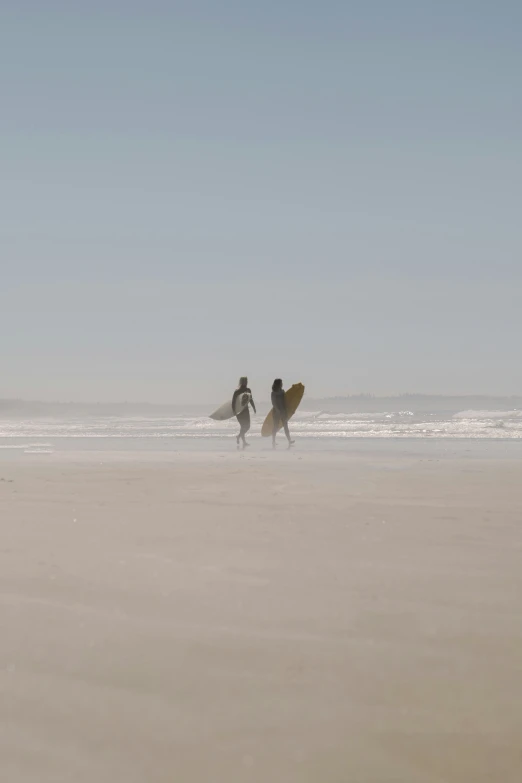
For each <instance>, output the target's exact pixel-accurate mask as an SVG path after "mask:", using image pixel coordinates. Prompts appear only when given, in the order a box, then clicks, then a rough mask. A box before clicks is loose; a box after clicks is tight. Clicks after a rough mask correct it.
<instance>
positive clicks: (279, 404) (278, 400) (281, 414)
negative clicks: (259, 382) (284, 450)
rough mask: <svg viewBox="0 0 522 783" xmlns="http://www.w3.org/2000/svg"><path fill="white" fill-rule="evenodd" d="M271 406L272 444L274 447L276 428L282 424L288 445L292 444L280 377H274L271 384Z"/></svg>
mask: <svg viewBox="0 0 522 783" xmlns="http://www.w3.org/2000/svg"><path fill="white" fill-rule="evenodd" d="M272 407H273V414H272V415H273V417H274V426H273V429H272V446H273V447H274V448H275V447H276V445H277V444H276V435H277V431H278V429H279V428H280V427H281V425H283V429H284V431H285V435H286V439H287V441H288V446H289V447H290V446H293V445H294V443H295V441H293V440H292V438H291V437H290V430H289V429H288V411H287V409H286V400H285V390H284V389H283V381H282V380H281V378H276V379H275V381H274V382H273V384H272Z"/></svg>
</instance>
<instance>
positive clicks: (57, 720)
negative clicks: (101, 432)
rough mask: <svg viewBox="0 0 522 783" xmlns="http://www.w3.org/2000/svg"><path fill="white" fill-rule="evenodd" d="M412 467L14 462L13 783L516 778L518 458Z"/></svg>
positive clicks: (338, 458) (3, 664)
mask: <svg viewBox="0 0 522 783" xmlns="http://www.w3.org/2000/svg"><path fill="white" fill-rule="evenodd" d="M416 448H417V451H416V452H415V453H409V452H408V449H407V447H405V446H401V447H400V448H399V447H397V454H395V455H394V454H393V453H392V451H391V450H388V451H387V452H386V453H381V452H379V450H378V449H377V448H376V449H375V452H374V453H372V451H371V450H369V451H368V452H367V453H365V454H357V453H356V452H355V451H352V452H347V453H345V454H334V455H332V454H330V455H329V454H321V453H317V454H314V453H307V452H305V451H304V450H303V451H302V452H300V451H295V452H283V453H278V454H276V455H272V453H269V452H268V453H267V452H256V451H255V450H254V449H252V450H251V451H252V452H253V453H250V452H249V453H245V454H237V453H235V452H234V453H230V454H225V453H218V452H216V453H208V454H197V453H187V454H181V455H159V456H157V457H156V456H154V455H151V454H148V455H130V454H129V455H125V454H120V455H113V456H110V455H108V454H96V453H91V454H86V455H81V454H69V455H54V456H50V457H49V458H45V457H38V456H37V455H35V456H33V457H31V456H28V457H27V459H28V461H27V462H24V461H21V460H19V461H8V460H6V461H3V462H2V464H0V478H1V479H2V480H1V481H0V519H1V523H0V524H1V534H2V543H1V572H0V579H1V591H0V609H1V617H2V626H1V627H2V633H1V638H0V688H1V701H0V711H1V732H0V765H1V772H2V774H1V779H2V781H6V783H62V782H63V783H73V782H74V783H93V781H96V782H97V783H116V781H125V783H145V781H146V782H147V783H173V781H179V782H180V783H208V782H209V781H216V782H219V783H250V781H256V783H257V782H259V783H266V782H267V781H273V783H294V781H295V783H352V782H353V783H492V781H498V783H519V782H520V780H522V567H521V566H522V548H521V545H522V533H521V522H522V492H521V483H522V462H520V461H518V460H517V459H512V458H511V459H507V458H506V459H504V458H501V457H495V458H483V459H474V458H473V457H472V456H469V457H466V456H463V455H460V456H457V457H455V456H451V455H450V456H440V455H439V456H437V457H436V458H435V457H433V455H432V456H429V454H428V453H427V452H426V453H422V448H423V447H421V446H418V447H416ZM419 449H420V450H421V451H419Z"/></svg>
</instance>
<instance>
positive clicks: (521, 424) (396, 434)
mask: <svg viewBox="0 0 522 783" xmlns="http://www.w3.org/2000/svg"><path fill="white" fill-rule="evenodd" d="M263 418H264V416H263V415H259V416H254V417H253V419H252V431H251V432H252V435H253V436H254V435H256V434H259V430H260V428H261V424H262V422H263ZM236 430H237V422H236V421H235V419H232V420H229V421H224V422H218V421H213V420H212V419H209V418H208V417H206V416H194V415H185V416H184V415H177V416H171V417H168V416H148V417H147V416H135V417H127V418H124V417H98V418H96V417H91V418H69V419H65V418H63V419H50V418H47V419H37V418H34V419H24V420H22V419H16V420H15V419H4V420H0V448H2V449H22V450H26V451H28V450H31V451H34V449H40V450H42V451H52V450H53V449H54V448H55V447H56V443H58V442H60V441H63V440H64V439H67V440H75V439H80V440H87V439H90V440H95V441H99V442H102V441H105V440H109V439H110V440H114V439H119V440H121V441H131V440H134V441H137V440H141V441H142V440H145V439H148V440H151V441H162V442H169V441H175V440H184V441H185V440H187V439H197V440H201V439H209V440H210V439H212V440H215V439H220V438H227V437H232V436H233V435H234V434H235V433H236ZM291 430H292V433H293V434H294V435H295V436H296V437H298V438H310V439H321V440H324V439H327V438H334V439H336V440H338V439H342V438H347V439H348V438H521V437H522V411H519V410H511V411H487V410H484V411H478V410H477V411H475V410H469V411H461V412H458V413H455V414H440V413H436V412H432V413H425V412H423V413H416V412H415V411H400V412H390V411H382V412H379V413H367V412H365V413H344V412H339V413H338V412H333V411H327V410H316V411H306V410H300V411H298V412H297V413H296V415H295V416H294V417H293V419H292V422H291Z"/></svg>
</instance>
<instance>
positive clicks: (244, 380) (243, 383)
mask: <svg viewBox="0 0 522 783" xmlns="http://www.w3.org/2000/svg"><path fill="white" fill-rule="evenodd" d="M243 386H248V378H247V377H246V375H242V376H241V378H240V379H239V388H240V389H242V388H243Z"/></svg>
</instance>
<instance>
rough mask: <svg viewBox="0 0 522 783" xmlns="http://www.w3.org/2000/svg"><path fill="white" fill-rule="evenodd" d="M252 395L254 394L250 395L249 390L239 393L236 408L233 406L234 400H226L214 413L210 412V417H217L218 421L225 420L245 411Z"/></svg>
mask: <svg viewBox="0 0 522 783" xmlns="http://www.w3.org/2000/svg"><path fill="white" fill-rule="evenodd" d="M251 396H252V395H250V394H249V393H248V392H244V393H243V394H239V395H238V397H237V399H236V409H235V410H234V408H233V407H232V400H229V401H228V402H224V403H223V405H221V406H220V407H219V408H218V409H217V410H216V411H214V413H211V414H210V418H211V419H215V420H216V421H225V420H226V419H231V418H232V417H233V416H237V414H238V413H241V411H244V410H245V408H246V407H247V406H248V405H249V403H250V398H251Z"/></svg>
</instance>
